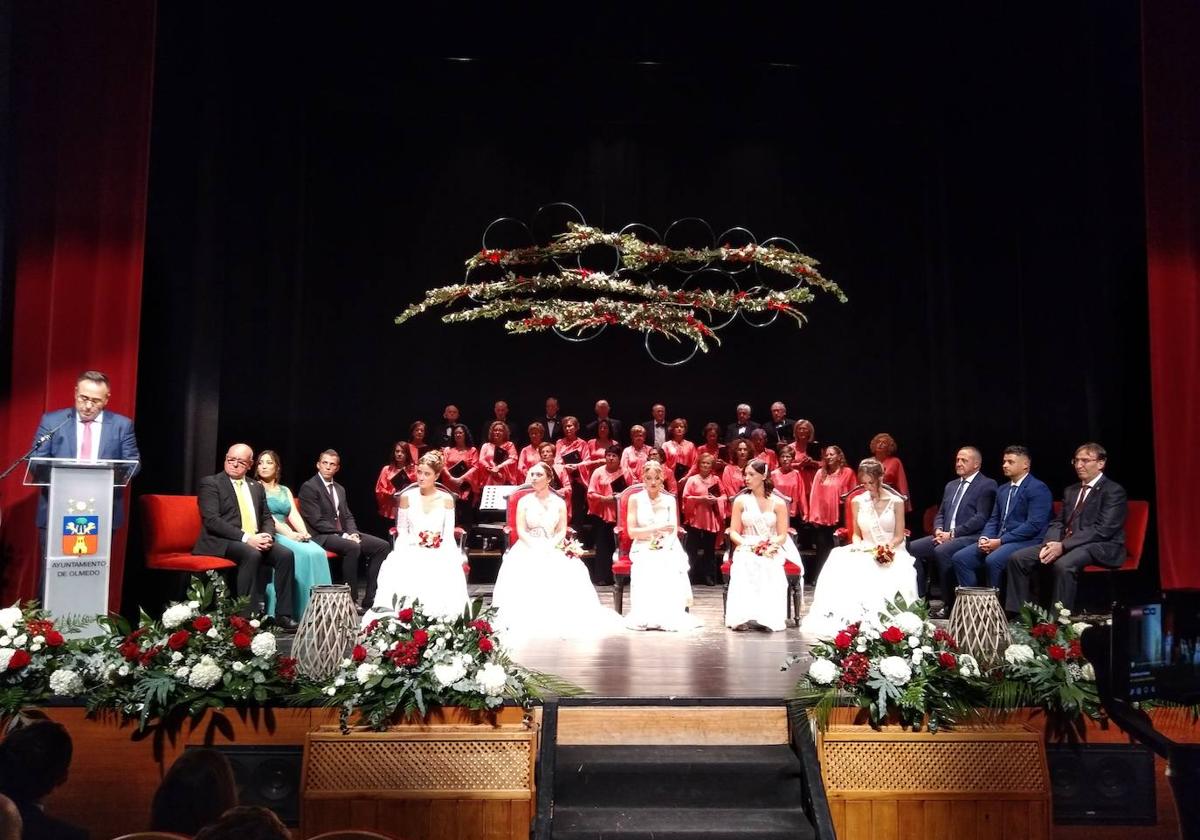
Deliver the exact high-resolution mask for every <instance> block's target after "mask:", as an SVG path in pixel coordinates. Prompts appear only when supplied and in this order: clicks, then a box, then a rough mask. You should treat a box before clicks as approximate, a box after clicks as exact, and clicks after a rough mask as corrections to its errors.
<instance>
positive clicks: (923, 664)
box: [784, 594, 987, 732]
mask: <svg viewBox="0 0 1200 840" xmlns="http://www.w3.org/2000/svg"><path fill="white" fill-rule="evenodd" d="M812 656H813V661H812V663H811V664H810V665H809V668H808V673H807V674H806V675H805V676H804V677H802V678H801V679H800V681H799V682H798V683H797V686H796V695H797V697H799V699H800V701H801V702H802V703H803V704H805V705H808V706H812V707H815V711H816V718H817V724H818V726H820V727H822V728H824V727H825V726H827V725H828V721H829V710H830V709H831V708H833V706H835V705H855V706H859V707H861V708H863V709H865V710H867V711H868V713H869V716H870V721H871V725H872V726H874V727H876V728H878V727H879V726H880V725H881V724H883V723H884V722H885V721H886V720H887V719H888V716H889V715H895V716H897V717H898V718H899V720H900V722H901V723H902V724H903V725H905V726H908V727H911V728H912V729H913V730H914V731H916V730H919V729H920V728H921V725H922V724H923V723H924V724H927V725H928V727H929V730H930V731H931V732H936V731H937V730H939V729H945V728H948V727H950V726H952V725H953V724H955V723H956V722H958V721H960V720H964V719H968V718H971V717H974V716H976V714H977V713H976V712H975V710H976V708H978V707H980V706H983V705H984V702H985V700H986V697H987V683H986V682H985V680H984V679H983V677H982V674H981V673H980V668H979V663H978V662H976V661H975V658H974V657H973V656H971V655H970V654H967V653H960V652H959V650H958V645H957V643H956V642H955V640H954V638H953V637H952V636H951V635H950V634H949V633H947V632H946V631H945V630H942V629H940V628H938V627H935V626H934V624H933V622H931V621H929V615H928V607H927V606H926V604H925V603H924V602H923V601H919V600H918V601H914V602H913V603H912V604H907V603H905V601H904V599H903V598H902V597H900V595H899V594H897V595H896V599H895V600H894V601H889V602H888V603H887V605H886V612H881V613H879V614H878V616H877V617H871V618H869V619H864V620H863V621H860V622H858V623H856V624H851V625H849V626H847V627H845V628H844V629H842V630H841V631H839V632H838V633H837V634H835V635H834V636H833V638H830V639H821V640H819V641H818V642H816V643H815V644H813V646H812ZM800 659H801V657H792V658H791V659H789V660H788V662H787V664H785V665H784V668H787V667H789V666H790V665H792V664H793V663H795V662H797V661H799V660H800Z"/></svg>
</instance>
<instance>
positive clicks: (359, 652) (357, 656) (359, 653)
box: [350, 645, 367, 662]
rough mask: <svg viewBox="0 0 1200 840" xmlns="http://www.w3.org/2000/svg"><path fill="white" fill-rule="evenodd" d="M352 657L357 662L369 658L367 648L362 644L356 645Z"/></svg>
mask: <svg viewBox="0 0 1200 840" xmlns="http://www.w3.org/2000/svg"><path fill="white" fill-rule="evenodd" d="M350 658H351V659H353V660H354V661H355V662H362V661H363V660H364V659H366V658H367V649H366V648H365V647H363V646H362V645H355V646H354V652H353V653H352V654H350Z"/></svg>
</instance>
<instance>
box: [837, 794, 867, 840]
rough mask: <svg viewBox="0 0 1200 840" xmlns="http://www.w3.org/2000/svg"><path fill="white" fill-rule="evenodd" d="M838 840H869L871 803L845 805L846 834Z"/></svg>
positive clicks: (839, 836) (839, 835)
mask: <svg viewBox="0 0 1200 840" xmlns="http://www.w3.org/2000/svg"><path fill="white" fill-rule="evenodd" d="M838 840H871V803H870V802H853V801H851V802H847V803H846V833H845V835H842V834H838Z"/></svg>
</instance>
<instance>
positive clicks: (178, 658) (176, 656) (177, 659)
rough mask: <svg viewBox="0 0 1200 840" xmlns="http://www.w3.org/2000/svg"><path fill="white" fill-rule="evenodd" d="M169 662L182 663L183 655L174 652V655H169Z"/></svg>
mask: <svg viewBox="0 0 1200 840" xmlns="http://www.w3.org/2000/svg"><path fill="white" fill-rule="evenodd" d="M171 661H172V662H182V661H183V654H182V653H180V652H179V651H175V652H174V653H172V654H171Z"/></svg>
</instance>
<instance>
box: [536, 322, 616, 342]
mask: <svg viewBox="0 0 1200 840" xmlns="http://www.w3.org/2000/svg"><path fill="white" fill-rule="evenodd" d="M606 329H608V324H598V325H596V326H594V327H584V328H583V329H582V330H581V331H580V332H579V333H578V334H575V333H569V332H565V331H563V330H560V329H559V328H558V327H551V328H550V330H551V331H552V332H553V333H554V334H555V335H556V336H558V337H559V338H561V339H562V340H563V341H570V342H573V343H575V344H579V343H582V342H584V341H591V340H592V339H593V338H596V337H597V336H598V335H600V333H602V332H604V331H605V330H606Z"/></svg>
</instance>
